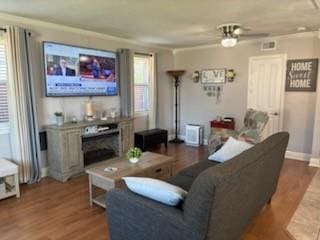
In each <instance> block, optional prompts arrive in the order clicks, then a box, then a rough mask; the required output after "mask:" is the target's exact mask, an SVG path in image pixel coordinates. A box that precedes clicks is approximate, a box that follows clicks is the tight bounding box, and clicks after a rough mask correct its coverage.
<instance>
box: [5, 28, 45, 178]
mask: <svg viewBox="0 0 320 240" xmlns="http://www.w3.org/2000/svg"><path fill="white" fill-rule="evenodd" d="M6 30H7V31H6V39H5V40H6V49H7V62H8V84H9V109H10V134H11V145H12V158H13V159H12V160H13V161H15V162H16V163H18V164H19V170H20V181H21V182H23V183H33V182H35V181H38V180H39V179H40V178H41V167H40V161H41V159H40V147H39V146H40V145H39V134H38V132H39V131H38V126H37V121H36V116H37V115H36V108H35V97H34V90H33V82H32V71H31V69H32V66H31V61H30V53H31V51H30V38H31V37H30V36H29V35H30V34H29V33H28V32H27V31H26V30H25V29H22V28H19V27H14V26H10V27H7V28H6Z"/></svg>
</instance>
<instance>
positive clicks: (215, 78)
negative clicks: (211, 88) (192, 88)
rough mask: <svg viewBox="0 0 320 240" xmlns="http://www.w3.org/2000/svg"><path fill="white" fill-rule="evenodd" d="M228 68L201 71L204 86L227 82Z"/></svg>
mask: <svg viewBox="0 0 320 240" xmlns="http://www.w3.org/2000/svg"><path fill="white" fill-rule="evenodd" d="M226 72H227V69H226V68H214V69H205V70H202V71H201V83H202V84H223V83H225V82H226Z"/></svg>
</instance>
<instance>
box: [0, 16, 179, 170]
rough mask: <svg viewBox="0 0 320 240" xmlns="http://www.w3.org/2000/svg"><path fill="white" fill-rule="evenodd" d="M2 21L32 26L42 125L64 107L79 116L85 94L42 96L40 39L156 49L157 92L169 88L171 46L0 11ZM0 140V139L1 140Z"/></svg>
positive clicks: (105, 101) (106, 100)
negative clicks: (150, 44)
mask: <svg viewBox="0 0 320 240" xmlns="http://www.w3.org/2000/svg"><path fill="white" fill-rule="evenodd" d="M0 21H1V25H3V26H5V25H16V26H21V27H24V28H26V29H29V30H31V32H32V38H33V40H34V41H33V45H32V48H33V51H32V56H31V59H32V60H31V61H32V66H33V74H34V80H35V86H36V99H37V111H38V122H39V126H40V127H41V129H44V127H45V125H47V124H52V123H54V122H55V118H54V116H53V113H54V112H56V111H61V110H64V112H66V114H67V117H68V116H71V115H75V116H77V117H78V118H79V119H82V116H83V115H84V103H85V102H86V101H87V100H88V98H87V97H72V98H46V97H45V96H44V90H43V89H44V86H43V82H44V81H43V75H42V73H43V66H42V62H43V61H42V41H52V42H61V43H66V44H72V45H78V46H83V47H90V48H97V49H105V50H111V51H115V50H117V49H119V48H130V49H134V50H136V51H139V52H155V53H157V74H158V81H159V96H162V95H166V94H167V92H168V91H170V89H171V85H170V81H169V79H168V77H167V75H166V73H165V71H166V70H168V69H171V68H172V67H173V54H172V51H171V50H168V49H164V48H159V47H154V46H149V45H143V44H140V43H135V42H133V41H130V40H124V39H118V38H114V37H109V36H106V35H103V34H97V33H93V32H88V31H82V30H79V29H74V28H69V27H64V26H59V25H56V24H51V23H44V22H41V21H35V20H31V19H26V18H20V17H10V18H9V19H8V18H7V17H5V18H4V17H3V16H2V15H1V14H0ZM93 100H94V101H95V102H96V103H97V104H98V105H99V106H101V107H103V108H104V109H109V108H113V107H115V108H119V97H118V96H117V97H94V98H93ZM159 105H160V106H163V103H162V98H160V99H159ZM169 108H170V107H168V106H164V107H162V108H161V111H166V110H167V109H169ZM159 126H160V127H163V128H168V127H170V126H171V121H169V120H168V119H167V118H165V117H163V116H161V117H160V119H159ZM6 138H7V137H6V136H1V137H0V141H5V139H6ZM0 143H1V142H0ZM1 147H2V145H1ZM42 155H43V156H44V159H43V163H42V165H43V167H45V166H47V162H46V156H45V154H42Z"/></svg>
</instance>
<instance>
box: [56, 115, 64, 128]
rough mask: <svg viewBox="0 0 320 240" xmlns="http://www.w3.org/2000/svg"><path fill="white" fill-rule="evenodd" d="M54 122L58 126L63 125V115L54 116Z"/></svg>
mask: <svg viewBox="0 0 320 240" xmlns="http://www.w3.org/2000/svg"><path fill="white" fill-rule="evenodd" d="M56 122H57V125H58V126H63V123H64V117H63V116H56Z"/></svg>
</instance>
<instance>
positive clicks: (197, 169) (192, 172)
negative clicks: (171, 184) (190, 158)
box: [179, 160, 219, 177]
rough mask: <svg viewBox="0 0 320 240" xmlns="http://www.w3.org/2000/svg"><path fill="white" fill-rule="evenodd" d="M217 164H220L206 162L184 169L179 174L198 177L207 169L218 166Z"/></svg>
mask: <svg viewBox="0 0 320 240" xmlns="http://www.w3.org/2000/svg"><path fill="white" fill-rule="evenodd" d="M217 164H219V162H216V161H209V160H204V161H201V162H199V163H196V164H193V165H191V166H189V167H187V168H185V169H183V170H182V171H181V172H179V175H184V176H189V177H197V176H198V175H199V174H200V173H202V172H203V171H204V170H206V169H207V168H209V167H213V166H214V165H217Z"/></svg>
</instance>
